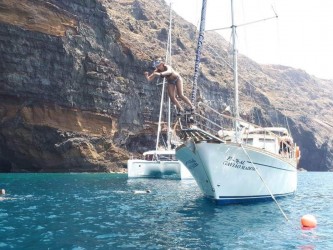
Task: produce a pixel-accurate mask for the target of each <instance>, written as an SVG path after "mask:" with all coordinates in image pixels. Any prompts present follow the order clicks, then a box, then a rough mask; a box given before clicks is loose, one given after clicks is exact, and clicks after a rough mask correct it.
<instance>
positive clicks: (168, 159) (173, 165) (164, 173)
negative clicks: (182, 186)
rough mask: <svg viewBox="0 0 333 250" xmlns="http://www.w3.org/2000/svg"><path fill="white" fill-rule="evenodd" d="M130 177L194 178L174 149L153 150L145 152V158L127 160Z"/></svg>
mask: <svg viewBox="0 0 333 250" xmlns="http://www.w3.org/2000/svg"><path fill="white" fill-rule="evenodd" d="M127 168H128V178H172V179H192V178H193V177H192V175H191V173H190V172H189V171H188V169H187V168H186V167H185V166H184V164H183V163H181V162H180V161H178V160H176V157H175V151H174V150H158V151H156V150H151V151H147V152H145V153H143V159H130V160H128V162H127Z"/></svg>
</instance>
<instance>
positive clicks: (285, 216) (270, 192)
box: [240, 144, 290, 222]
mask: <svg viewBox="0 0 333 250" xmlns="http://www.w3.org/2000/svg"><path fill="white" fill-rule="evenodd" d="M240 145H241V147H242V149H243V151H244V153H245V154H246V156H247V158H248V159H249V161H250V162H251V165H252V166H253V167H254V169H255V171H256V173H257V174H258V176H259V177H260V179H261V181H262V182H263V183H264V185H265V187H266V188H267V190H268V192H269V194H270V195H271V197H272V199H273V200H274V201H275V203H276V205H277V206H278V208H279V209H280V211H281V213H282V214H283V216H284V218H285V219H286V220H287V221H288V222H290V220H289V219H288V217H287V215H286V214H285V213H284V212H283V210H282V208H281V206H280V205H279V203H278V202H277V200H276V199H275V197H274V195H273V193H272V191H271V190H270V188H269V187H268V185H267V184H266V182H265V181H264V179H263V178H262V176H261V174H260V173H259V171H258V169H257V168H256V166H255V165H254V164H253V162H252V159H251V158H250V156H249V154H248V153H247V151H246V149H245V148H244V146H243V144H240Z"/></svg>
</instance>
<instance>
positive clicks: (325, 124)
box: [0, 0, 333, 172]
mask: <svg viewBox="0 0 333 250" xmlns="http://www.w3.org/2000/svg"><path fill="white" fill-rule="evenodd" d="M166 10H167V6H166V5H165V3H164V2H163V1H162V0H159V1H148V0H114V1H106V0H84V1H82V0H73V1H66V0H51V1H48V2H45V1H39V0H3V1H1V2H0V52H1V58H0V171H2V172H15V171H16V172H20V171H34V172H39V171H44V172H66V171H79V172H83V171H122V170H124V171H125V166H126V164H125V163H126V160H127V159H128V158H129V157H130V154H136V153H141V152H143V151H145V150H147V149H151V148H153V147H154V140H155V131H156V122H157V120H158V110H159V101H160V91H161V89H160V86H156V85H155V84H152V83H147V82H146V81H145V79H144V77H143V72H144V71H147V69H149V66H150V60H151V58H152V57H154V56H155V55H159V56H163V55H164V54H165V47H166V39H167V30H168V13H167V12H168V11H166ZM196 37H197V34H196V29H195V27H194V26H192V25H191V24H189V23H187V22H185V21H184V20H182V19H181V18H180V17H177V16H176V17H175V20H174V29H173V38H174V43H173V48H172V49H173V65H174V67H175V68H176V69H177V70H178V71H180V73H181V74H182V75H183V77H184V79H185V82H186V83H185V88H186V89H185V94H186V95H189V91H190V87H191V86H190V80H191V76H192V72H193V65H194V58H195V54H194V53H195V47H196ZM228 47H229V46H228V44H227V42H226V41H224V40H223V39H222V38H221V37H219V36H218V35H216V34H207V36H206V38H205V50H204V51H203V58H202V66H201V76H200V79H199V81H200V90H199V97H200V98H201V99H202V100H203V101H209V102H210V103H212V105H213V106H215V107H216V108H218V106H219V105H220V104H221V103H223V102H225V100H227V97H229V96H231V91H232V89H231V81H232V72H231V71H230V69H229V68H228V67H227V66H226V64H225V63H223V61H224V60H228V58H227V53H226V51H227V48H228ZM216 54H219V55H221V57H222V59H224V60H222V61H221V60H219V57H217V56H216ZM217 60H218V61H221V63H220V64H216V61H217ZM239 66H240V73H241V76H242V80H241V81H242V82H241V86H242V87H241V90H240V91H241V97H240V98H241V100H242V101H243V106H242V112H243V113H244V114H248V113H251V112H252V113H253V111H256V112H257V114H259V115H257V116H256V117H253V118H252V119H254V120H258V119H260V120H261V121H263V122H265V123H266V124H267V125H276V124H281V122H280V121H281V120H282V121H288V125H289V126H290V129H291V131H292V133H293V135H294V137H295V140H296V142H297V143H298V144H299V146H300V147H301V150H302V159H301V163H300V166H301V167H303V168H306V169H308V170H317V171H327V170H329V169H330V167H332V166H333V141H332V137H331V136H330V135H332V132H333V126H332V124H333V97H332V95H331V94H330V93H332V91H333V87H332V86H333V85H332V83H333V82H332V81H324V80H320V79H317V78H315V77H311V76H309V75H308V74H306V73H305V72H303V71H300V70H295V69H292V68H289V67H283V66H276V65H275V66H272V65H258V64H256V63H255V62H253V61H251V60H250V59H248V58H245V57H240V60H239Z"/></svg>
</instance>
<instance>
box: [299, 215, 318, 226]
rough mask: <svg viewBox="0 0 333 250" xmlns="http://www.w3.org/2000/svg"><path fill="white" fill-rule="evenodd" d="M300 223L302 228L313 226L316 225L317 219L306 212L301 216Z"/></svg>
mask: <svg viewBox="0 0 333 250" xmlns="http://www.w3.org/2000/svg"><path fill="white" fill-rule="evenodd" d="M301 224H302V226H303V227H304V228H314V227H316V226H317V220H316V218H315V217H314V216H313V215H311V214H306V215H303V216H302V219H301Z"/></svg>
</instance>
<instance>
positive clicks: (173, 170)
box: [127, 6, 193, 179]
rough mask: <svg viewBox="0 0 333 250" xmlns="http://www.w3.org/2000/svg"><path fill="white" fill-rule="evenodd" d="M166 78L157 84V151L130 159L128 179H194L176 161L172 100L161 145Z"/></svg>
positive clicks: (168, 55)
mask: <svg viewBox="0 0 333 250" xmlns="http://www.w3.org/2000/svg"><path fill="white" fill-rule="evenodd" d="M171 14H172V9H171V6H170V27H169V37H168V45H167V55H166V60H165V61H166V62H168V64H169V65H171V47H172V46H171V27H172V22H171V21H172V15H171ZM165 83H166V81H165V78H163V84H159V83H157V85H162V94H161V104H160V114H159V122H158V129H157V138H156V147H155V149H156V150H151V151H147V152H144V153H143V158H142V159H129V160H128V161H127V172H128V178H172V179H193V177H192V175H191V173H190V172H189V171H188V169H187V168H186V167H185V166H184V164H183V163H181V162H180V161H178V160H176V156H175V154H176V153H175V150H174V149H172V146H171V145H172V144H173V145H179V144H180V142H179V141H178V140H179V138H176V139H174V140H172V138H171V137H172V134H173V133H172V130H171V110H170V109H171V107H170V105H171V104H170V99H169V98H167V99H168V112H167V113H168V117H167V124H168V131H167V139H166V144H167V145H164V148H163V149H160V148H161V145H160V136H161V123H162V110H163V103H164V97H165V95H164V89H165Z"/></svg>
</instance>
